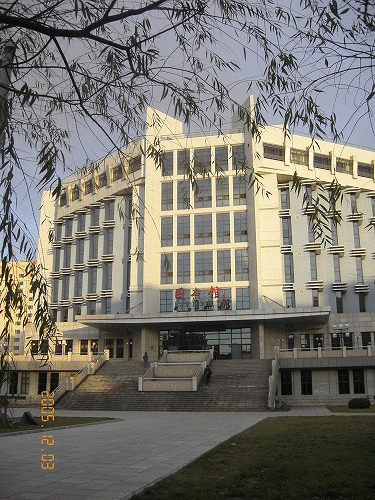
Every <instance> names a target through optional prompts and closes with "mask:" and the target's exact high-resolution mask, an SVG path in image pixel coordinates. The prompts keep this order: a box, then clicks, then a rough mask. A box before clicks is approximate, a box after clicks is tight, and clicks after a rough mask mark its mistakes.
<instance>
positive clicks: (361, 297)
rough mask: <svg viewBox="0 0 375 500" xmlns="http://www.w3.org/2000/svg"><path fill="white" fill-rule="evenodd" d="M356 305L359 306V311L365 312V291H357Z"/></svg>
mask: <svg viewBox="0 0 375 500" xmlns="http://www.w3.org/2000/svg"><path fill="white" fill-rule="evenodd" d="M358 306H359V312H362V313H364V312H366V294H365V293H359V294H358Z"/></svg>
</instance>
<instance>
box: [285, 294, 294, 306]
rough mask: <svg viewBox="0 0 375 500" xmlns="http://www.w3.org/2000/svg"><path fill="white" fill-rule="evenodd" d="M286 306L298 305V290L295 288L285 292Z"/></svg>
mask: <svg viewBox="0 0 375 500" xmlns="http://www.w3.org/2000/svg"><path fill="white" fill-rule="evenodd" d="M285 307H296V292H295V291H294V290H288V291H286V292H285Z"/></svg>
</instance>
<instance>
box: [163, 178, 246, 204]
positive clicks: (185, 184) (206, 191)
mask: <svg viewBox="0 0 375 500" xmlns="http://www.w3.org/2000/svg"><path fill="white" fill-rule="evenodd" d="M229 179H230V178H229V177H220V178H218V179H216V180H215V182H216V205H215V206H216V207H227V206H229V185H230V182H233V191H232V192H233V205H246V191H247V188H248V186H247V184H246V180H245V177H244V176H237V177H232V178H231V179H233V180H232V181H230V180H229ZM176 185H177V210H188V209H190V208H210V207H212V206H214V204H213V200H212V179H211V178H209V179H198V180H196V181H195V184H194V196H193V204H192V203H191V197H192V190H191V188H190V181H188V180H186V181H180V182H178V183H177V184H176ZM173 186H174V183H173V182H163V183H162V186H161V210H162V211H165V210H173V209H174V191H173ZM193 205H194V206H193Z"/></svg>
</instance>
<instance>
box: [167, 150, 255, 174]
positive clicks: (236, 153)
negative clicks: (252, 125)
mask: <svg viewBox="0 0 375 500" xmlns="http://www.w3.org/2000/svg"><path fill="white" fill-rule="evenodd" d="M213 149H214V151H213V157H212V156H211V148H199V149H194V150H193V153H192V154H191V151H190V149H182V150H178V151H177V165H176V167H177V168H176V169H175V168H174V163H173V151H166V152H165V153H164V155H163V158H162V175H163V176H164V177H167V176H169V177H172V176H173V175H174V173H175V172H177V175H184V176H185V177H190V176H191V174H192V173H193V174H194V175H195V174H201V175H205V174H207V173H208V172H211V170H212V168H211V165H213V167H214V171H215V172H226V171H228V169H229V158H232V166H233V167H232V168H233V170H236V172H239V171H243V170H244V169H245V167H246V159H245V147H244V145H243V144H239V145H234V146H232V152H231V153H229V150H228V147H227V146H216V147H215V148H213Z"/></svg>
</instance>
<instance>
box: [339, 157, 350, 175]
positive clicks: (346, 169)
mask: <svg viewBox="0 0 375 500" xmlns="http://www.w3.org/2000/svg"><path fill="white" fill-rule="evenodd" d="M336 172H343V173H344V174H350V175H353V160H348V159H347V158H336Z"/></svg>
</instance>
